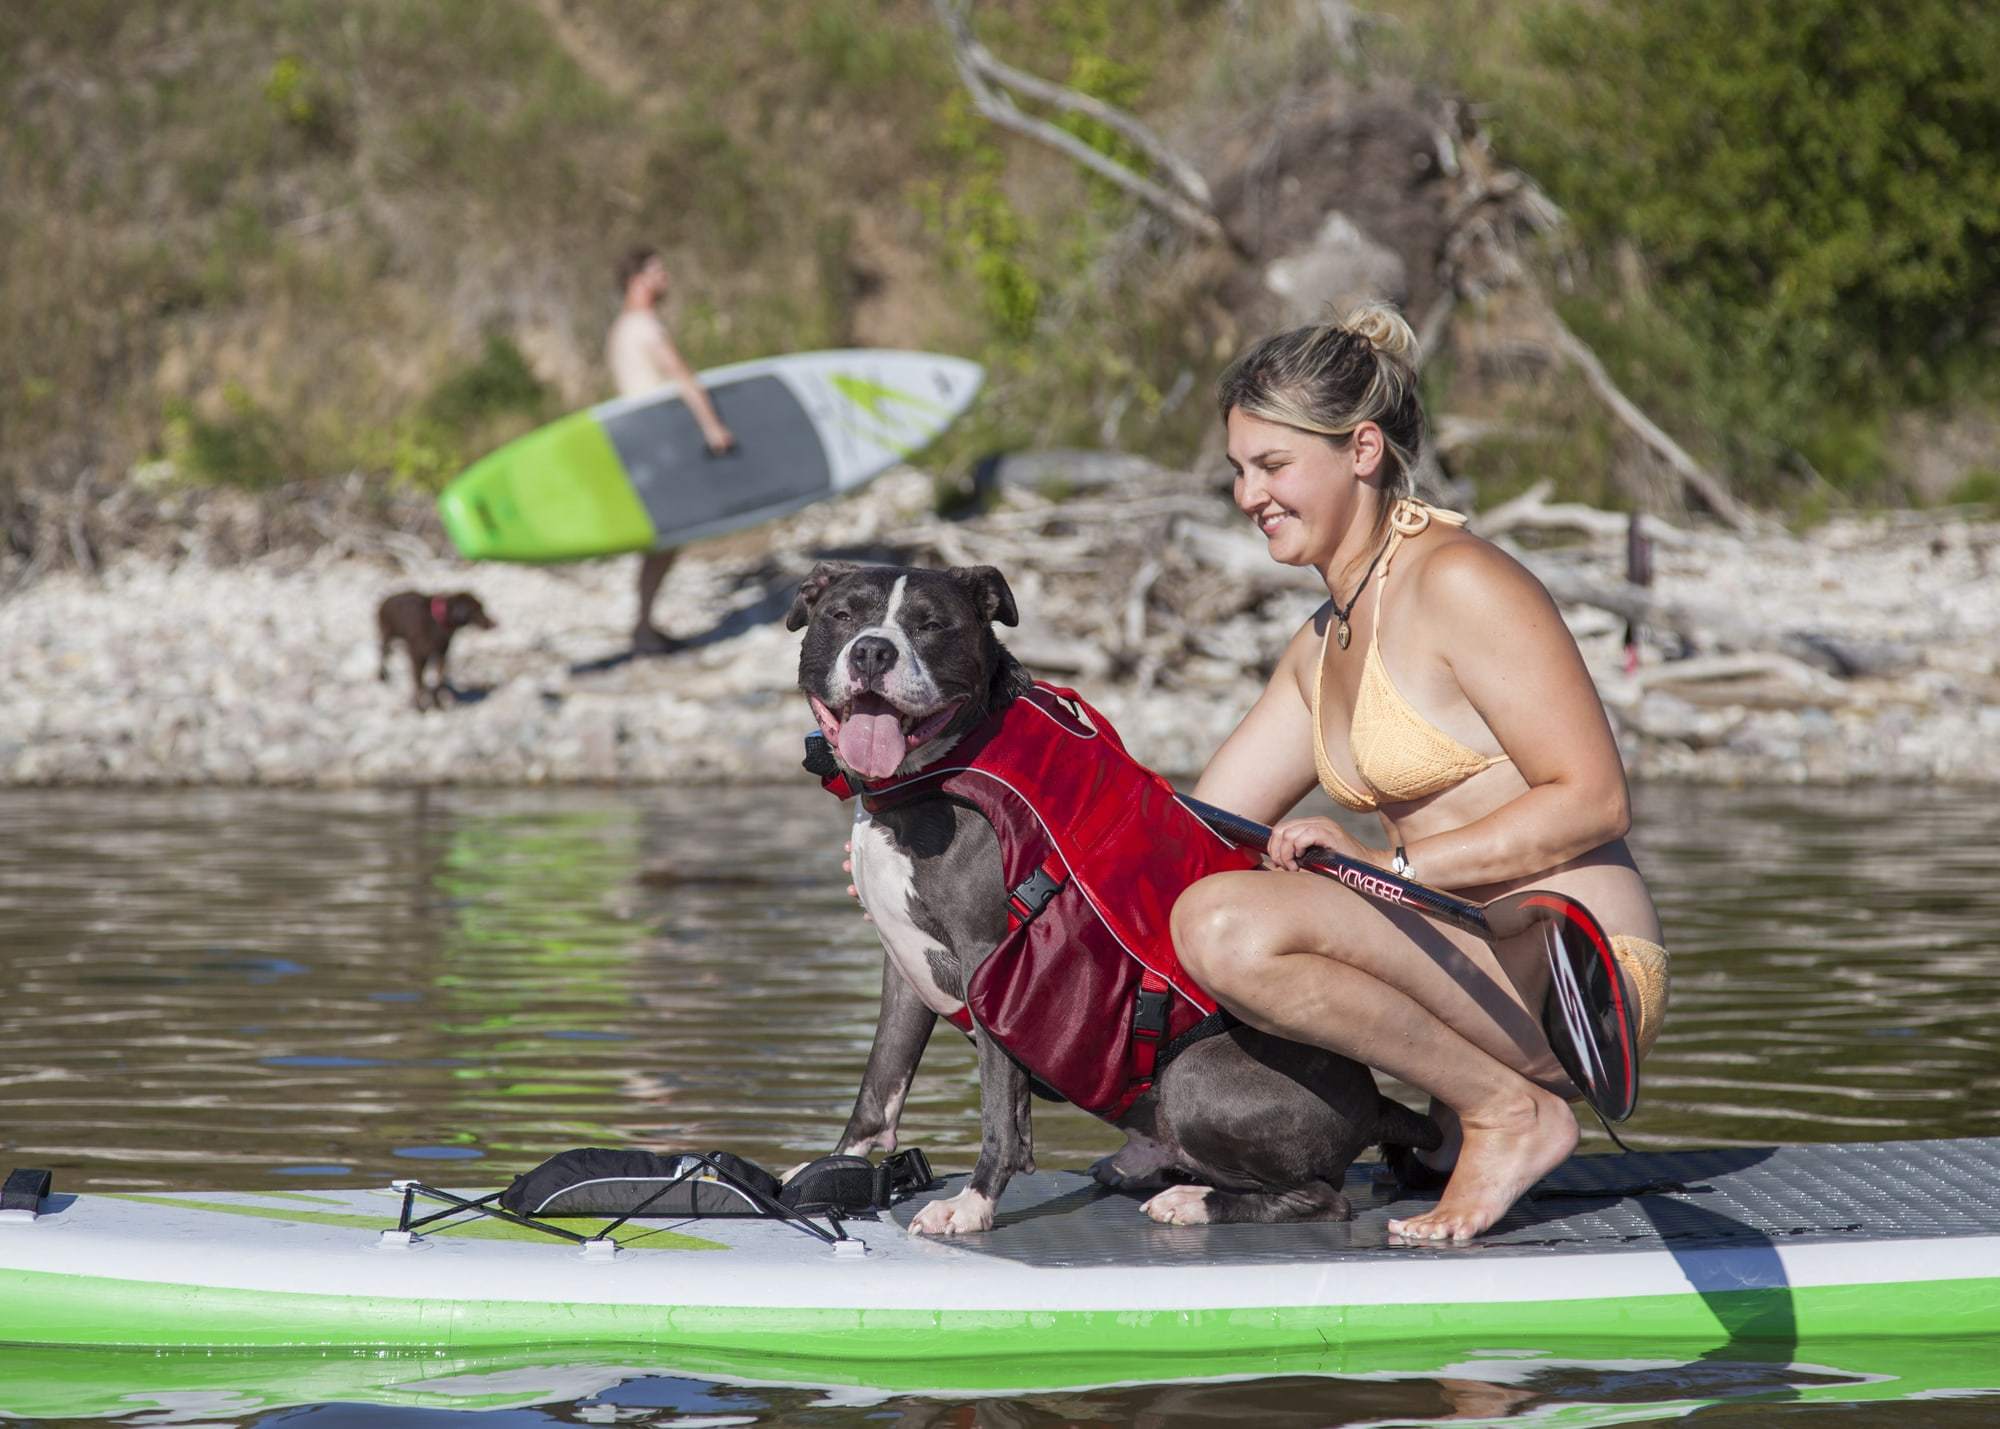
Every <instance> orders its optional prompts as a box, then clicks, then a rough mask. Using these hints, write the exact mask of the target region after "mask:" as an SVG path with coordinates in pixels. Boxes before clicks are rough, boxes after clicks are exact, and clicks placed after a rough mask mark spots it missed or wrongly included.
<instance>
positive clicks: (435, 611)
mask: <svg viewBox="0 0 2000 1429" xmlns="http://www.w3.org/2000/svg"><path fill="white" fill-rule="evenodd" d="M450 609H451V603H450V602H449V601H447V600H446V599H445V598H444V597H443V596H441V595H434V596H432V597H431V619H432V620H435V621H436V622H437V623H438V624H439V625H448V624H450V622H449V621H447V620H446V619H445V618H444V617H445V612H447V611H448V610H450Z"/></svg>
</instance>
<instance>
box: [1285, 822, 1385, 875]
mask: <svg viewBox="0 0 2000 1429" xmlns="http://www.w3.org/2000/svg"><path fill="white" fill-rule="evenodd" d="M1310 848H1324V849H1331V850H1333V852H1335V853H1337V854H1341V855H1344V856H1345V857H1347V858H1352V859H1359V860H1360V861H1361V862H1362V863H1372V864H1375V865H1376V866H1377V867H1381V866H1383V865H1385V864H1387V863H1388V859H1387V858H1385V857H1384V856H1383V855H1382V854H1381V853H1380V852H1378V851H1377V850H1375V849H1370V848H1363V847H1362V846H1361V843H1360V841H1359V840H1358V839H1356V838H1355V837H1354V835H1352V834H1350V833H1348V832H1347V830H1346V829H1343V828H1342V827H1341V826H1340V825H1339V824H1336V823H1335V822H1334V821H1333V820H1332V819H1327V818H1321V817H1318V816H1314V817H1311V818H1305V819H1286V820H1285V821H1284V822H1283V823H1280V824H1274V825H1272V826H1271V841H1270V843H1269V844H1267V845H1266V846H1265V849H1264V853H1265V856H1266V857H1267V858H1269V859H1270V860H1271V862H1272V863H1273V864H1275V865H1276V866H1277V867H1279V868H1284V869H1290V870H1291V871H1292V872H1295V873H1296V872H1297V871H1298V869H1299V866H1300V865H1299V859H1300V857H1301V856H1302V855H1303V854H1304V853H1305V851H1306V850H1307V849H1310Z"/></svg>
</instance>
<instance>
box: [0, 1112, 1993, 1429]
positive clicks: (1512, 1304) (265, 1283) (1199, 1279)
mask: <svg viewBox="0 0 2000 1429" xmlns="http://www.w3.org/2000/svg"><path fill="white" fill-rule="evenodd" d="M1996 1181H2000V1139H1985V1140H1965V1141H1940V1142H1908V1143H1874V1144H1866V1145H1855V1146H1828V1147H1796V1148H1739V1149H1730V1150H1720V1151H1707V1152H1685V1153H1673V1154H1642V1155H1633V1156H1622V1157H1618V1156H1611V1157H1588V1158H1580V1159H1578V1160H1575V1161H1572V1162H1571V1163H1569V1164H1568V1165H1567V1166H1565V1167H1563V1168H1562V1169H1561V1170H1560V1171H1559V1172H1558V1173H1557V1174H1556V1175H1555V1176H1554V1177H1551V1178H1550V1180H1549V1182H1548V1183H1546V1184H1545V1186H1544V1188H1543V1189H1542V1190H1541V1191H1540V1192H1539V1193H1538V1195H1537V1196H1536V1197H1535V1198H1534V1199H1531V1200H1529V1201H1525V1202H1523V1204H1522V1205H1520V1206H1518V1207H1516V1209H1515V1210H1514V1211H1513V1212H1512V1213H1510V1214H1509V1216H1508V1217H1507V1218H1506V1220H1504V1221H1502V1222H1501V1224H1500V1225H1499V1226H1498V1227H1496V1228H1495V1230H1494V1231H1493V1232H1492V1233H1490V1234H1489V1235H1487V1236H1485V1237H1483V1238H1482V1239H1481V1240H1480V1241H1478V1242H1477V1243H1475V1244H1474V1245H1471V1246H1459V1247H1407V1246H1398V1245H1394V1244H1391V1243H1390V1241H1389V1239H1388V1237H1387V1235H1386V1231H1385V1226H1384V1223H1385V1221H1386V1220H1387V1219H1388V1218H1389V1217H1390V1216H1391V1215H1395V1214H1407V1213H1408V1212H1410V1211H1411V1210H1414V1209H1415V1208H1416V1204H1417V1203H1414V1202H1407V1201H1405V1202H1401V1203H1397V1202H1395V1201H1394V1200H1392V1199H1391V1198H1390V1197H1389V1196H1388V1195H1387V1194H1385V1193H1382V1192H1378V1191H1375V1190H1374V1189H1373V1188H1372V1187H1371V1186H1370V1185H1369V1183H1368V1181H1367V1180H1366V1178H1365V1176H1364V1175H1362V1174H1360V1173H1357V1174H1356V1175H1355V1176H1354V1177H1353V1178H1352V1179H1350V1181H1349V1183H1348V1193H1349V1196H1350V1198H1352V1199H1353V1200H1354V1202H1355V1204H1356V1206H1357V1208H1358V1214H1357V1215H1356V1217H1355V1219H1354V1220H1353V1221H1351V1222H1347V1223H1339V1224H1332V1223H1329V1224H1316V1225H1292V1226H1187V1227H1177V1226H1161V1225H1156V1224H1154V1223H1153V1222H1151V1221H1149V1220H1147V1219H1146V1218H1145V1216H1143V1215H1142V1214H1141V1213H1140V1211H1139V1208H1138V1202H1137V1201H1135V1200H1134V1199H1132V1198H1129V1197H1125V1196H1120V1195H1113V1194H1108V1193H1105V1192H1102V1191H1101V1190H1100V1189H1098V1188H1097V1187H1095V1186H1094V1184H1093V1183H1091V1182H1090V1181H1089V1180H1088V1179H1087V1178H1085V1177H1082V1176H1079V1175H1076V1174H1074V1173H1038V1174H1035V1175H1031V1176H1024V1177H1018V1178H1016V1180H1015V1182H1014V1184H1013V1185H1012V1186H1010V1187H1009V1189H1008V1192H1007V1195H1006V1197H1005V1198H1004V1199H1003V1201H1002V1204H1001V1214H1000V1216H999V1220H998V1223H997V1224H996V1226H995V1227H994V1229H993V1230H991V1231H989V1232H986V1233H983V1234H979V1235H972V1236H964V1237H959V1238H955V1239H950V1240H934V1239H926V1238H921V1237H915V1236H911V1235H910V1234H908V1233H907V1232H906V1230H905V1229H904V1226H905V1225H906V1224H907V1222H908V1220H909V1217H910V1216H911V1214H913V1213H914V1210H915V1208H916V1206H917V1205H918V1204H919V1202H918V1201H911V1202H907V1203H905V1204H904V1205H902V1206H899V1207H898V1208H897V1209H896V1211H895V1212H894V1213H893V1214H892V1215H889V1216H885V1217H883V1218H882V1219H880V1220H867V1221H850V1222H849V1223H848V1226H847V1229H848V1231H849V1233H850V1236H851V1241H850V1242H849V1243H848V1244H847V1245H846V1246H845V1247H839V1246H829V1245H828V1244H827V1243H826V1242H824V1241H822V1240H819V1239H815V1238H814V1237H812V1236H810V1235H808V1234H806V1233H804V1232H803V1231H801V1230H800V1229H798V1228H797V1227H796V1226H792V1225H789V1224H786V1223H783V1222H777V1221H769V1220H758V1219H702V1220H684V1221H674V1222H646V1223H637V1222H635V1223H630V1224H628V1225H627V1226H625V1227H624V1228H623V1229H622V1230H621V1231H619V1232H618V1234H617V1236H616V1237H615V1239H616V1240H617V1241H618V1242H619V1246H620V1248H619V1249H618V1250H617V1251H616V1253H615V1254H609V1255H607V1254H603V1253H597V1254H593V1253H590V1252H588V1251H586V1250H583V1249H580V1248H579V1247H578V1246H577V1245H575V1244H573V1243H568V1242H563V1241H558V1240H554V1239H550V1238H547V1237H543V1236H541V1235H539V1234H537V1233H536V1232H534V1231H532V1230H527V1229H522V1228H517V1227H513V1226H509V1225H506V1224H504V1223H500V1222H495V1221H491V1220H478V1219H466V1220H458V1221H453V1222H450V1223H448V1224H446V1225H444V1226H442V1227H437V1228H431V1229H426V1230H423V1231H421V1232H420V1233H419V1237H418V1239H417V1240H416V1241H415V1242H413V1243H398V1238H397V1237H396V1236H395V1235H393V1234H392V1235H387V1236H385V1235H384V1231H385V1230H389V1229H390V1228H392V1227H394V1226H395V1225H396V1222H397V1216H398V1211H399V1209H400V1206H401V1199H402V1198H401V1195H400V1193H398V1192H397V1191H395V1190H394V1189H391V1188H387V1187H384V1188H381V1189H373V1190H360V1189H341V1190H331V1191H296V1192H260V1193H215V1194H208V1195H200V1194H188V1193H181V1194H134V1195H105V1194H94V1193H93V1194H84V1195H76V1196H69V1195H63V1194H61V1193H60V1190H59V1189H58V1193H57V1194H56V1195H53V1196H51V1197H50V1198H49V1199H48V1201H47V1202H46V1203H45V1204H44V1207H43V1213H42V1214H41V1215H39V1216H37V1217H34V1218H32V1219H27V1218H24V1217H23V1216H21V1215H20V1214H18V1213H6V1214H7V1215H8V1216H10V1217H11V1219H10V1220H8V1221H7V1223H5V1224H0V1304H4V1305H6V1306H8V1307H10V1308H9V1311H8V1313H7V1314H6V1315H5V1316H0V1346H5V1345H13V1346H61V1347H66V1348H67V1349H69V1350H95V1349H103V1348H107V1347H112V1346H133V1347H141V1348H145V1349H148V1350H164V1349H201V1350H204V1351H212V1350H238V1349H260V1350H270V1349H287V1350H293V1351H303V1350H313V1351H329V1350H339V1351H354V1350H371V1351H373V1350H380V1351H396V1352H408V1351H425V1352H436V1353H450V1354H483V1353H489V1352H493V1353H498V1352H503V1351H518V1350H520V1349H522V1348H524V1347H537V1346H540V1347H554V1348H562V1349H566V1350H570V1351H576V1352H579V1353H582V1352H598V1351H602V1350H603V1349H604V1347H606V1346H640V1347H644V1349H645V1351H646V1353H645V1356H644V1358H645V1360H646V1362H648V1363H650V1364H653V1365H656V1366H671V1367H677V1368H679V1369H681V1370H683V1371H685V1372H690V1373H698V1374H704V1375H710V1376H737V1377H743V1378H757V1379H776V1380H785V1381H790V1382H794V1383H796V1382H815V1383H847V1384H854V1383H860V1384H867V1385H872V1386H876V1387H881V1388H895V1389H995V1388H1022V1387H1053V1386H1061V1385H1080V1384H1103V1383H1110V1382H1117V1381H1125V1380H1143V1379H1163V1378H1177V1379H1178V1378H1194V1377H1204V1376H1219V1375H1238V1374H1246V1373H1258V1374H1275V1373H1288V1372H1294V1371H1299V1372H1305V1371H1310V1370H1312V1369H1319V1370H1323V1371H1330V1372H1339V1373H1361V1372H1368V1371H1370V1370H1371V1369H1373V1368H1393V1367H1395V1366H1398V1365H1403V1364H1406V1363H1409V1362H1412V1359H1411V1357H1412V1355H1414V1356H1415V1359H1416V1360H1426V1361H1428V1360H1436V1359H1438V1358H1439V1357H1443V1358H1444V1359H1445V1360H1447V1361H1448V1360H1449V1358H1450V1357H1451V1356H1452V1355H1454V1354H1458V1353H1461V1352H1462V1351H1463V1350H1464V1349H1466V1348H1467V1347H1479V1348H1480V1349H1481V1350H1482V1352H1490V1351H1493V1350H1496V1349H1500V1348H1512V1349H1516V1350H1519V1351H1522V1352H1524V1353H1526V1352H1533V1353H1536V1354H1541V1355H1558V1356H1560V1355H1579V1354H1582V1355H1587V1356H1589V1357H1591V1358H1594V1359H1605V1358H1617V1357H1618V1356H1619V1354H1621V1353H1629V1354H1640V1353H1642V1352H1643V1353H1645V1354H1647V1355H1652V1354H1654V1353H1655V1352H1656V1351H1658V1350H1659V1348H1660V1347H1661V1346H1663V1345H1667V1344H1675V1345H1683V1346H1686V1345H1693V1346H1704V1347H1708V1348H1709V1349H1714V1348H1716V1347H1729V1346H1735V1347H1743V1348H1746V1349H1748V1348H1749V1347H1759V1348H1758V1352H1759V1353H1766V1354H1768V1353H1777V1352H1780V1351H1781V1352H1782V1353H1783V1355H1784V1357H1785V1359H1786V1360H1787V1361H1790V1360H1802V1359H1810V1358H1813V1356H1814V1353H1815V1350H1816V1349H1817V1348H1818V1347H1822V1346H1833V1345H1838V1344H1842V1343H1846V1342H1848V1341H1852V1340H1857V1339H1858V1340H1878V1341H1879V1340H1897V1341H1905V1342H1940V1341H1943V1340H1945V1339H1946V1338H1948V1337H1950V1338H1957V1339H1960V1340H1965V1339H1967V1338H1968V1337H1981V1338H1982V1339H1983V1342H1984V1343H1986V1344H1987V1345H1988V1346H1989V1349H1990V1347H1991V1346H1992V1345H1993V1344H1994V1343H1997V1342H2000V1340H1996V1337H2000V1205H1996V1203H1995V1199H1994V1197H1993V1195H1992V1193H1991V1187H1992V1186H1993V1185H1994V1184H1995V1183H1996ZM953 1189H956V1187H955V1185H952V1186H947V1187H945V1188H942V1189H941V1190H940V1191H938V1192H936V1193H934V1194H948V1193H949V1191H951V1190H953ZM1635 1193H1636V1194H1635ZM571 1224H572V1225H573V1226H574V1227H575V1228H576V1229H581V1230H588V1229H589V1227H588V1226H587V1225H582V1224H578V1223H571ZM10 1354H11V1351H7V1352H0V1371H4V1368H5V1366H6V1364H7V1362H8V1358H9V1355H10ZM620 1362H622V1363H632V1362H633V1361H632V1360H631V1359H630V1358H629V1357H627V1358H623V1359H621V1361H620ZM19 1363H23V1362H21V1361H17V1365H18V1364H19ZM1983 1363H1984V1365H1985V1366H1986V1367H1987V1368H1988V1370H1989V1371H1990V1372H1989V1373H1988V1375H1987V1379H1986V1380H1982V1381H1980V1387H1984V1388H1995V1387H2000V1368H1996V1366H2000V1358H1995V1357H1994V1356H1993V1355H1991V1354H1990V1353H1989V1354H1988V1355H1987V1356H1986V1357H1985V1359H1984V1360H1983ZM5 1388H6V1378H5V1374H4V1373H0V1411H5V1410H8V1409H10V1408H11V1407H13V1406H10V1405H9V1404H8V1403H7V1396H6V1394H5V1392H4V1391H5Z"/></svg>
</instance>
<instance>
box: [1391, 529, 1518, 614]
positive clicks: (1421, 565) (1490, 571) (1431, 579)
mask: <svg viewBox="0 0 2000 1429" xmlns="http://www.w3.org/2000/svg"><path fill="white" fill-rule="evenodd" d="M1413 564H1415V566H1416V569H1415V570H1414V571H1413V572H1412V573H1411V579H1412V583H1413V584H1414V585H1415V586H1416V587H1417V590H1418V592H1419V595H1420V597H1421V599H1422V601H1423V603H1424V605H1425V606H1426V607H1427V608H1433V609H1436V610H1437V611H1438V612H1439V613H1440V614H1443V615H1459V614H1465V615H1473V614H1477V613H1479V612H1482V611H1485V612H1486V613H1487V614H1489V615H1490V614H1492V613H1493V612H1492V611H1491V610H1490V609H1489V607H1492V606H1494V605H1496V604H1497V605H1499V606H1500V607H1501V608H1502V610H1503V611H1505V610H1511V609H1513V608H1516V607H1520V606H1544V605H1547V604H1548V603H1549V594H1548V592H1547V591H1546V590H1544V589H1543V587H1542V583H1541V582H1540V581H1539V580H1537V579H1535V574H1534V572H1533V571H1530V570H1529V569H1528V568H1527V567H1526V566H1524V565H1522V564H1521V563H1520V562H1519V561H1518V560H1516V559H1515V558H1514V557H1513V556H1510V555H1509V554H1508V553H1507V552H1505V551H1503V550H1502V549H1500V547H1498V546H1496V545H1494V544H1493V543H1492V542H1491V541H1487V540H1483V539H1482V538H1480V537H1478V536H1475V535H1472V534H1471V533H1469V532H1465V531H1453V532H1450V533H1449V534H1448V535H1447V536H1446V537H1445V539H1443V540H1441V541H1438V542H1436V543H1435V544H1433V545H1432V546H1431V547H1430V549H1428V550H1426V551H1423V552H1422V553H1421V556H1420V558H1419V560H1418V561H1416V562H1414V563H1413Z"/></svg>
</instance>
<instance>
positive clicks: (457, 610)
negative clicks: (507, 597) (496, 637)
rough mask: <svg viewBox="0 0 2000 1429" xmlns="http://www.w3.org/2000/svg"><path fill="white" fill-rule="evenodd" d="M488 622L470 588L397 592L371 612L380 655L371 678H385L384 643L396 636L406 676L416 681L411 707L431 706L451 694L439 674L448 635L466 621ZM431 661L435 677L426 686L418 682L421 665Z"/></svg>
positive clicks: (490, 623) (484, 625) (421, 676)
mask: <svg viewBox="0 0 2000 1429" xmlns="http://www.w3.org/2000/svg"><path fill="white" fill-rule="evenodd" d="M494 624H495V622H494V620H493V618H492V617H491V616H489V615H488V614H487V613H486V607H485V606H483V605H481V604H480V603H479V597H478V596H476V595H474V594H472V592H471V591H464V590H461V591H453V592H452V593H451V594H450V595H425V594H423V593H422V592H421V591H414V590H403V591H397V592H396V593H395V594H394V595H392V596H389V597H388V598H387V599H385V600H384V601H383V602H382V604H381V605H380V606H379V607H377V608H376V611H375V626H376V629H377V630H379V631H380V632H381V635H382V655H381V658H380V660H378V661H377V662H376V667H375V678H376V679H378V680H381V681H383V682H384V683H387V681H388V679H389V647H390V646H391V645H393V644H394V643H395V642H396V641H398V640H400V641H402V642H403V648H404V649H405V650H407V651H408V652H409V656H410V678H411V680H412V681H414V682H415V685H416V706H417V708H418V709H420V710H434V709H437V708H438V706H439V703H440V700H441V698H442V697H443V696H444V695H447V694H450V693H451V684H450V682H449V680H448V679H447V678H446V676H445V656H446V655H447V654H448V653H449V652H450V650H451V637H452V636H454V635H456V634H457V633H458V632H459V631H460V630H463V629H464V628H465V627H466V626H468V625H470V626H474V627H476V628H477V629H480V630H491V629H493V628H494ZM433 665H434V666H435V667H436V670H437V679H436V681H435V683H432V684H429V685H427V684H425V683H424V669H425V667H426V666H433Z"/></svg>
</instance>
